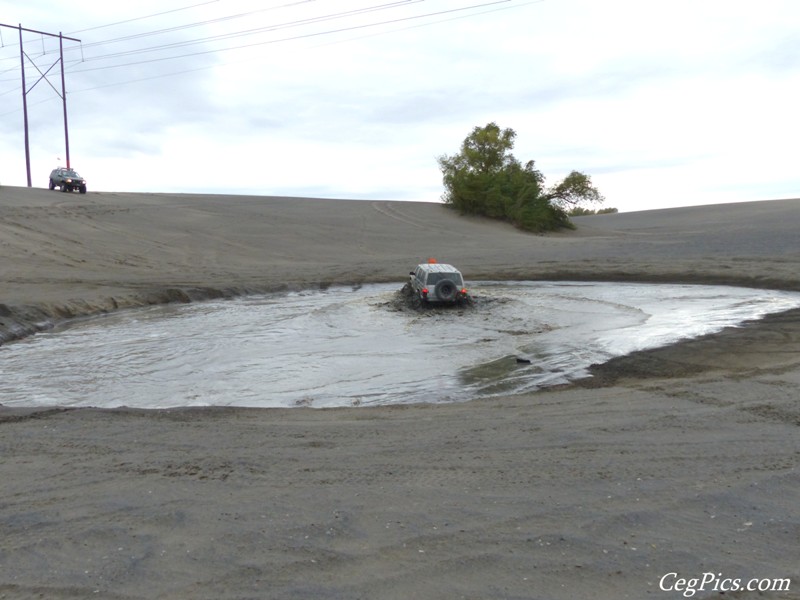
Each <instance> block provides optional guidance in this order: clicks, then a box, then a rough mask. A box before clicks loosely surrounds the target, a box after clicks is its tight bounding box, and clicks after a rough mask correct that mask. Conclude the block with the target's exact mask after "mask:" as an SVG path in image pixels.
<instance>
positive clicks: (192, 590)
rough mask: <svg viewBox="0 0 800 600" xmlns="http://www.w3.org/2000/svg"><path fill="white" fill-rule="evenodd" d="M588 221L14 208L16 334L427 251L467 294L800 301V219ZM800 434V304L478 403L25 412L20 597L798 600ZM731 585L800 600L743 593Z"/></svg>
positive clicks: (37, 193) (368, 271)
mask: <svg viewBox="0 0 800 600" xmlns="http://www.w3.org/2000/svg"><path fill="white" fill-rule="evenodd" d="M577 223H578V225H579V228H578V230H577V231H575V232H568V233H560V234H554V235H547V236H536V235H530V234H525V233H522V232H519V231H517V230H515V229H514V228H513V227H510V226H507V225H504V224H501V223H496V222H491V221H486V220H482V219H473V218H464V217H459V216H458V215H457V214H455V213H453V212H451V211H449V210H447V209H445V208H444V207H442V206H439V205H435V204H424V203H400V202H382V201H372V202H370V201H325V200H314V199H296V198H255V197H235V196H194V195H161V194H110V193H89V194H87V195H85V196H80V195H67V194H60V193H57V192H48V191H45V190H27V189H20V188H7V187H2V188H0V335H2V336H3V338H2V339H6V340H8V339H12V338H13V337H17V336H21V335H26V334H30V333H32V332H35V331H36V330H38V329H40V328H42V327H46V326H47V325H48V323H52V322H53V321H55V320H58V319H62V318H68V317H70V316H74V315H80V314H87V313H93V312H97V311H105V310H115V309H117V308H124V307H128V306H136V305H140V304H146V303H151V302H160V301H167V300H172V301H185V300H188V299H193V298H197V299H200V298H203V297H209V296H214V295H220V294H231V295H232V294H240V293H247V292H248V291H266V290H273V289H282V288H286V287H298V288H299V287H308V286H320V285H323V286H324V285H328V284H331V283H354V282H364V281H394V280H397V281H398V282H399V281H402V280H403V278H404V276H405V273H406V272H407V270H408V268H409V265H413V264H414V263H416V262H417V261H419V260H422V259H425V258H427V257H428V256H436V257H437V258H439V259H440V260H442V261H447V262H453V263H455V264H457V265H459V266H460V267H461V268H462V269H463V271H464V272H465V274H466V275H467V277H468V278H472V279H483V278H520V279H522V278H524V279H565V278H569V279H607V280H612V281H613V280H636V281H680V282H697V283H729V284H738V285H749V286H753V287H774V288H780V289H788V290H800V243H798V241H799V240H798V234H797V231H798V230H800V227H799V226H800V201H799V200H786V201H770V202H758V203H744V204H731V205H720V206H708V207H694V208H685V209H671V210H662V211H645V212H640V213H627V214H620V215H606V216H598V217H586V218H581V219H578V220H577ZM4 351H6V348H0V375H1V374H2V368H3V367H2V356H3V352H4ZM42 376H43V377H46V376H47V374H46V373H43V374H42ZM268 393H269V391H268V390H265V394H268ZM1 403H2V398H0V404H1ZM798 425H800V312H798V311H793V312H789V313H784V314H782V315H774V316H772V317H769V318H767V319H765V320H764V321H763V322H758V323H755V324H749V325H748V326H745V327H742V328H737V329H729V330H726V331H724V332H722V333H721V334H717V335H714V336H708V337H706V338H702V339H699V340H692V341H687V342H683V343H681V344H677V345H675V346H671V347H668V348H662V349H657V350H651V351H647V352H642V353H637V354H635V355H632V356H629V357H625V358H621V359H617V360H615V361H612V362H611V363H609V364H606V365H603V366H598V367H597V368H596V369H595V377H593V378H592V379H590V380H587V381H584V382H581V383H580V384H578V385H574V386H570V387H567V388H563V389H558V390H552V391H548V392H542V393H537V394H533V395H527V396H518V397H508V398H502V399H498V400H491V401H480V402H473V403H468V404H462V405H448V406H424V405H422V406H405V407H399V408H390V407H384V408H375V409H363V408H362V409H335V410H311V409H291V410H271V409H264V410H248V409H186V410H172V411H151V412H148V411H135V410H128V409H119V410H96V409H80V410H62V409H57V408H53V409H15V410H11V409H8V408H6V409H3V408H1V407H0V448H2V460H0V481H2V496H0V499H1V501H0V597H7V598H28V597H43V598H57V599H73V598H74V599H77V598H87V597H101V598H119V599H123V598H124V599H139V598H142V599H144V598H165V599H166V598H169V599H173V598H176V599H177V598H192V599H195V598H200V599H202V598H209V599H212V598H213V599H224V598H231V599H233V598H236V599H239V598H386V599H390V598H404V599H405V598H570V599H574V598H588V597H593V598H609V599H611V598H614V599H616V598H624V597H630V598H642V597H645V596H647V595H648V594H649V595H651V596H652V597H664V598H681V597H684V595H683V594H682V593H681V592H680V590H676V589H672V591H668V592H664V591H661V590H660V582H662V578H663V577H664V576H665V575H667V574H668V573H676V574H677V575H676V576H675V577H672V576H668V577H667V578H666V579H663V582H664V585H668V586H672V587H673V588H674V582H675V579H676V577H683V578H687V579H689V578H693V577H702V575H703V573H705V572H711V573H714V574H715V578H716V581H717V583H716V585H717V587H718V589H717V591H716V592H713V591H711V590H712V589H713V586H714V585H715V584H714V583H713V582H712V583H711V584H708V585H707V586H706V588H705V592H703V593H697V595H696V596H695V597H736V598H755V597H767V598H797V597H800V567H798V564H799V563H798V560H797V559H798V532H800V515H799V514H798V511H797V508H796V507H797V506H798V505H800V485H798V484H800V475H798V462H800V459H799V458H798V457H800V436H798ZM718 574H719V575H718ZM728 578H730V579H740V580H741V584H742V585H745V584H746V583H747V582H748V580H749V579H750V578H778V579H784V578H791V581H790V582H789V587H790V590H789V591H786V590H785V589H784V590H783V591H780V592H766V593H764V594H763V595H758V594H757V593H755V592H753V593H737V594H732V593H730V592H728V593H727V594H726V595H724V596H719V586H720V585H723V586H724V585H725V584H724V583H722V584H720V583H719V582H720V581H721V580H722V579H728ZM786 585H787V584H786V582H780V583H778V584H777V586H778V587H783V588H785V587H786Z"/></svg>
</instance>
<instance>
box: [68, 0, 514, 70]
mask: <svg viewBox="0 0 800 600" xmlns="http://www.w3.org/2000/svg"><path fill="white" fill-rule="evenodd" d="M513 1H514V0H494V1H493V2H484V3H481V4H475V5H472V6H465V7H460V8H453V9H448V10H442V11H437V12H431V13H425V14H420V15H412V16H409V17H402V18H398V19H391V20H387V21H379V22H375V23H366V24H362V25H354V26H351V27H342V28H339V29H330V30H327V31H317V32H313V33H306V34H301V35H296V36H291V37H285V38H279V39H273V40H267V41H264V42H254V43H250V44H242V45H239V46H228V47H226V48H217V49H215V50H203V51H200V52H191V53H188V54H179V55H174V56H165V57H160V58H152V59H148V60H141V61H135V62H130V63H121V64H117V65H107V66H104V67H91V68H88V69H77V70H74V71H70V72H71V73H88V72H91V71H102V70H107V69H118V68H122V67H130V66H136V65H142V64H150V63H155V62H163V61H166V60H177V59H181V58H189V57H193V56H203V55H208V54H216V53H219V52H228V51H231V50H242V49H246V48H254V47H257V46H265V45H271V44H278V43H283V42H289V41H295V40H300V39H307V38H312V37H319V36H323V35H332V34H335V33H343V32H347V31H356V30H359V29H367V28H370V27H379V26H381V25H390V24H393V23H402V22H406V21H412V20H416V19H423V18H427V17H432V16H439V15H444V14H452V13H456V12H463V11H466V10H474V9H476V8H483V7H486V6H494V5H497V4H506V3H508V2H513Z"/></svg>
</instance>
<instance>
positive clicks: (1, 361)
mask: <svg viewBox="0 0 800 600" xmlns="http://www.w3.org/2000/svg"><path fill="white" fill-rule="evenodd" d="M398 288H399V286H398V285H396V284H391V285H386V284H382V285H366V286H363V287H358V288H349V287H346V288H345V287H331V288H329V289H326V290H317V291H307V292H299V293H288V294H287V293H283V294H273V295H267V296H259V297H247V298H240V299H235V300H225V301H219V302H205V303H199V304H188V305H169V306H159V307H152V308H147V309H139V310H132V311H121V312H119V313H115V314H111V315H106V316H103V317H99V318H93V319H85V320H79V321H74V322H72V323H68V324H66V325H64V326H61V327H59V328H57V329H55V330H53V331H51V332H48V333H44V334H40V335H36V336H34V337H32V338H28V339H25V340H22V341H19V342H16V343H13V344H8V345H5V346H2V347H0V404H3V405H5V406H42V405H56V406H98V407H117V406H130V407H139V408H171V407H181V406H210V405H216V406H256V407H293V406H312V407H333V406H368V405H378V404H398V403H409V402H433V403H438V402H461V401H468V400H471V399H475V398H481V397H491V396H493V395H498V394H509V393H517V392H527V391H533V390H537V389H541V388H543V387H547V386H552V385H555V384H560V383H565V382H568V381H570V380H573V379H575V378H578V377H583V376H586V374H587V373H586V369H587V367H588V366H589V365H591V364H592V363H600V362H604V361H606V360H608V359H609V358H612V357H615V356H620V355H624V354H627V353H629V352H632V351H634V350H641V349H645V348H652V347H657V346H661V345H665V344H669V343H671V342H674V341H676V340H678V339H681V338H687V337H695V336H699V335H703V334H706V333H711V332H714V331H718V330H721V329H722V328H724V327H727V326H731V325H736V324H739V323H742V322H743V321H746V320H750V319H755V318H759V317H762V316H764V315H765V314H768V313H773V312H780V311H783V310H788V309H790V308H795V307H798V306H800V294H796V293H789V292H779V291H770V290H753V289H745V288H733V287H721V286H695V285H647V284H614V283H565V282H558V283H552V282H516V283H508V282H502V283H495V282H479V283H476V284H473V287H472V288H471V292H472V294H473V296H474V298H475V304H474V306H471V307H465V308H447V309H435V308H429V309H425V310H421V311H415V310H412V309H410V308H409V307H407V306H406V305H405V304H404V303H403V302H402V301H401V299H400V297H399V293H398ZM528 361H529V362H528Z"/></svg>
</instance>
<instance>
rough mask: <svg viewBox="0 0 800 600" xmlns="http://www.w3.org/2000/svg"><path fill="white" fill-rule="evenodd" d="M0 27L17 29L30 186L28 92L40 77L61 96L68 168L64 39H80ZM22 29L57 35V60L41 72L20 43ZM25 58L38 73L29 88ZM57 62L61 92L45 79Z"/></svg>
mask: <svg viewBox="0 0 800 600" xmlns="http://www.w3.org/2000/svg"><path fill="white" fill-rule="evenodd" d="M0 27H8V28H10V29H17V30H19V60H20V66H21V70H22V113H23V116H22V120H23V124H24V128H25V168H26V170H27V174H28V187H31V186H32V184H31V150H30V136H29V133H28V94H29V93H30V92H31V91H32V90H33V88H35V87H36V85H37V84H38V83H39V82H40V81H41V80H42V79H44V80H45V81H46V82H47V83H48V85H49V86H50V87H51V88H53V90H54V91H55V93H56V94H58V96H59V97H60V98H61V100H62V102H63V104H64V144H65V146H66V151H67V168H69V167H70V162H69V126H68V124H67V86H66V80H65V78H64V40H69V41H71V42H80V40H78V39H75V38H71V37H66V36H65V35H62V34H61V32H59V33H58V35H56V34H55V33H47V32H45V31H37V30H36V29H26V28H25V27H23V26H22V24H20V25H17V26H14V25H5V24H3V23H0ZM23 31H27V32H28V33H36V34H39V35H42V36H45V35H46V36H49V37H57V38H58V60H57V61H56V62H54V63H53V64H52V65H50V68H49V69H47V70H46V71H44V72H42V70H41V69H40V68H39V67H38V66H37V65H36V63H35V62H33V61H32V60H31V58H30V56H28V55H27V54H26V53H25V48H24V47H23V44H22V32H23ZM26 58H27V59H28V61H30V63H31V64H32V65H33V66H34V67H36V70H37V71H39V74H40V77H39V79H37V80H36V82H35V83H34V84H33V85H32V86H31V87H30V88H28V87H27V84H26V82H25V59H26ZM58 63H61V92H59V91H58V90H57V89H56V88H55V87H54V86H53V84H52V83H50V80H49V79H47V74H48V73H49V72H50V70H51V69H52V68H53V67H55V66H56V64H58Z"/></svg>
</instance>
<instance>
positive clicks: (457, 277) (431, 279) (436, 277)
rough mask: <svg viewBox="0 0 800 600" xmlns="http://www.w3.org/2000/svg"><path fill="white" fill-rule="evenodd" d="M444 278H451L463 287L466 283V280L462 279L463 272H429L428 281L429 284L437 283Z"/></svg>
mask: <svg viewBox="0 0 800 600" xmlns="http://www.w3.org/2000/svg"><path fill="white" fill-rule="evenodd" d="M442 279H449V280H450V281H452V282H453V283H454V284H456V286H458V287H462V286H463V285H464V282H463V281H462V279H461V273H428V279H427V281H426V283H427V284H428V285H436V284H437V283H439V282H440V281H441V280H442Z"/></svg>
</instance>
